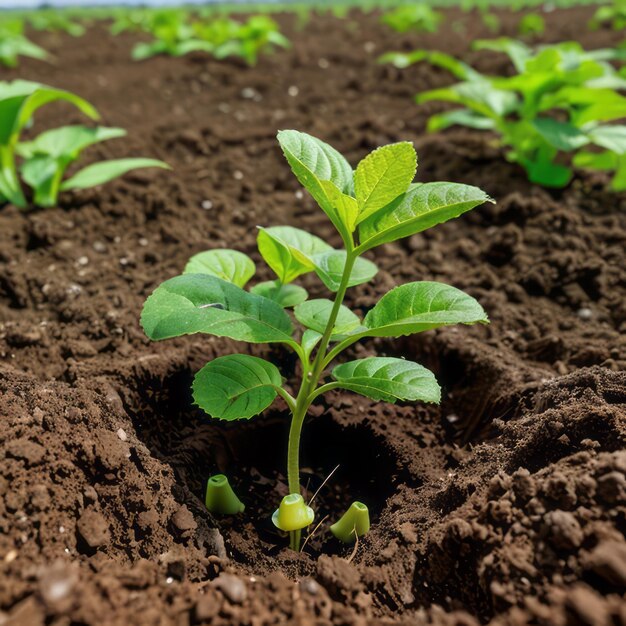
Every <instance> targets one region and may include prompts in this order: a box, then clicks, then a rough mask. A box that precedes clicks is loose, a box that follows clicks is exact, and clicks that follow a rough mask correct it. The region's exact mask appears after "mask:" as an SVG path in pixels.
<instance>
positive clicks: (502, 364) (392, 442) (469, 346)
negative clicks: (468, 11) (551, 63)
mask: <svg viewBox="0 0 626 626" xmlns="http://www.w3.org/2000/svg"><path fill="white" fill-rule="evenodd" d="M589 15H590V11H589V10H586V9H580V10H571V11H567V12H565V11H556V12H553V13H550V14H548V16H547V18H548V23H549V29H548V32H549V33H550V40H553V41H557V40H561V39H569V38H577V39H579V40H580V41H582V43H583V44H584V45H586V46H587V47H590V48H592V47H599V46H607V45H610V44H614V43H616V42H618V41H620V39H621V36H620V35H619V33H618V34H614V33H611V32H610V31H600V32H596V33H588V32H585V30H584V28H585V26H584V25H585V23H586V20H587V19H588V17H589ZM448 17H449V19H448V20H447V21H446V25H445V28H444V30H443V31H442V33H441V34H440V35H439V36H438V37H436V36H416V35H408V36H402V37H399V36H396V35H394V34H393V33H392V32H390V31H388V30H387V29H386V28H385V27H382V26H380V25H379V24H378V22H377V18H376V16H366V17H364V16H361V15H359V14H356V13H355V14H352V16H351V17H350V19H349V20H347V21H343V22H341V21H337V20H335V19H333V18H330V17H315V18H313V20H312V21H311V22H310V23H309V24H308V25H307V26H306V27H305V28H304V30H302V31H298V30H296V26H295V20H294V18H292V17H284V18H282V22H283V24H284V26H285V30H286V32H287V34H288V35H289V36H290V38H291V39H292V41H293V42H294V47H293V49H292V50H291V51H288V52H285V53H280V54H277V55H275V56H272V57H265V58H263V59H262V60H261V62H260V63H259V65H258V66H257V67H256V68H252V69H250V68H247V67H245V66H243V65H241V64H240V63H238V62H236V61H232V62H216V61H214V60H212V59H210V58H207V57H205V56H203V55H192V56H188V57H186V58H181V59H169V58H158V59H153V60H150V61H147V62H144V63H132V62H130V61H129V54H130V48H131V46H132V43H133V38H132V37H129V36H123V37H118V38H115V39H114V38H111V37H109V36H108V34H107V33H106V31H105V30H104V29H103V28H102V27H95V28H94V29H92V30H91V31H90V32H89V34H88V35H87V36H86V37H85V38H83V39H70V38H68V37H65V36H57V35H40V36H39V38H38V40H39V41H40V43H42V44H43V45H45V46H46V47H47V48H49V49H51V50H52V51H53V52H54V53H55V54H56V56H57V62H56V64H55V65H53V66H48V65H43V64H41V63H36V62H24V63H23V64H22V66H21V68H20V69H19V70H15V71H7V70H3V71H2V75H1V77H2V78H3V79H11V78H16V77H23V78H30V79H36V80H42V81H44V82H47V83H50V84H53V85H56V86H60V87H65V88H68V89H71V90H73V91H76V92H77V93H79V94H81V95H82V96H85V97H86V98H88V99H89V100H91V101H92V102H94V103H95V104H96V105H97V106H98V108H99V109H100V111H101V112H102V115H103V120H104V122H105V123H106V124H109V125H119V126H123V127H125V128H127V129H128V130H129V136H128V139H127V140H126V141H117V142H111V143H110V144H107V145H106V146H104V147H100V148H97V149H94V150H93V152H92V155H94V156H96V155H97V156H100V157H102V156H109V155H115V156H126V155H128V156H130V155H144V156H156V157H160V158H163V159H165V160H167V161H168V162H169V163H170V164H171V165H172V166H173V167H174V171H173V173H163V172H161V171H159V172H148V173H139V174H135V175H132V176H128V177H126V178H125V179H124V180H122V181H118V182H115V183H112V184H109V185H107V186H105V187H103V188H102V189H98V190H94V191H89V192H82V193H78V194H75V195H66V196H65V197H64V198H63V201H62V205H61V206H60V207H59V208H58V209H53V210H47V211H34V212H31V213H21V212H19V211H18V210H17V209H16V208H14V207H12V206H5V207H3V208H1V209H0V359H1V362H0V419H1V420H2V428H1V429H0V624H7V623H9V624H13V625H28V626H39V625H43V624H55V625H64V626H65V625H78V624H87V625H98V626H102V625H109V624H111V625H113V624H115V625H118V624H119V625H127V624H154V625H160V626H165V625H169V624H176V625H178V624H181V625H187V624H198V623H206V624H208V623H211V624H224V625H226V624H242V625H244V624H245V625H252V626H260V625H262V624H286V623H289V624H302V625H313V624H315V625H320V626H321V625H330V624H334V625H337V626H339V625H341V624H360V625H364V624H380V623H388V624H392V623H393V624H401V623H403V624H433V625H436V626H452V625H458V626H461V625H466V626H473V625H475V624H477V623H478V622H480V623H487V622H489V623H491V624H493V625H494V626H496V625H498V626H503V625H511V626H513V625H525V624H529V625H530V624H541V625H545V626H548V625H555V626H561V625H565V624H571V625H587V626H619V625H621V626H625V625H626V602H624V592H625V591H626V540H625V536H624V535H625V533H626V373H625V370H626V340H625V338H624V331H626V266H625V253H624V251H625V250H626V213H625V208H626V196H624V195H616V194H610V193H607V192H606V191H605V190H604V185H605V183H606V178H604V177H602V176H590V175H579V176H578V177H577V178H576V180H575V181H574V182H573V184H572V185H571V186H570V187H569V188H568V189H566V190H564V191H562V192H554V193H551V192H548V191H545V190H542V189H540V188H536V187H533V186H531V185H529V184H528V183H527V182H526V180H525V178H524V175H523V172H521V171H520V170H519V169H518V168H517V167H516V166H514V165H510V164H507V163H506V162H505V161H503V159H502V156H501V154H499V153H498V152H497V151H496V150H495V149H494V148H492V147H490V145H489V143H488V141H487V140H486V139H485V137H484V136H482V135H476V134H473V133H469V132H466V131H459V130H452V131H450V132H447V133H445V134H444V135H439V136H430V135H426V134H425V133H424V127H425V120H426V117H427V115H428V114H429V113H430V112H432V111H433V110H435V109H436V108H437V106H438V105H429V106H428V107H424V108H418V107H416V106H415V105H414V104H413V103H412V100H411V97H412V94H414V93H415V92H416V91H418V90H421V89H426V88H432V87H435V86H437V85H443V84H445V83H446V81H449V80H450V79H449V78H448V76H447V75H446V74H445V73H444V72H441V71H438V70H432V69H429V68H428V67H426V66H417V67H413V68H411V69H409V70H407V71H403V72H399V71H397V70H395V69H392V68H389V67H382V66H379V65H377V64H376V63H375V58H376V56H377V55H378V54H380V53H382V52H384V51H387V50H390V49H397V48H404V49H411V47H416V46H418V45H424V46H431V47H437V45H439V46H441V45H442V42H443V43H444V48H445V50H446V51H448V52H451V53H453V54H457V55H464V56H465V58H468V59H470V60H471V61H472V62H476V63H478V64H479V66H480V67H482V68H483V69H485V70H487V69H489V70H502V71H505V70H506V67H507V66H506V61H505V60H503V59H502V58H501V57H499V56H498V55H494V54H489V53H480V54H479V53H472V52H468V48H469V44H470V42H471V40H472V39H473V38H474V37H477V36H488V35H489V33H488V32H487V31H485V29H484V27H483V26H482V25H481V23H480V20H479V19H478V17H477V16H475V15H474V16H470V17H467V16H465V17H463V19H464V20H465V31H464V32H463V33H459V32H458V29H457V28H456V27H455V25H454V23H455V20H456V19H458V18H460V17H461V14H458V13H449V14H448ZM517 19H518V18H517V17H516V16H513V15H509V14H503V22H504V30H505V33H508V34H513V33H514V30H515V24H516V22H517ZM79 120H80V118H79V117H78V116H76V115H75V114H74V113H73V112H71V111H70V112H69V113H68V109H67V108H65V107H61V106H60V107H55V106H50V107H49V108H47V109H44V110H42V111H41V115H40V117H39V120H38V121H39V127H40V128H41V127H47V126H53V125H59V124H62V123H68V122H77V121H79ZM279 128H297V129H300V130H304V131H306V132H309V133H311V134H314V135H317V136H319V137H321V138H323V139H325V140H327V141H329V142H330V143H332V144H334V145H335V146H337V147H338V148H339V149H340V150H341V151H342V152H344V153H345V154H346V155H347V156H348V157H349V158H350V160H351V161H352V162H353V163H356V161H357V160H358V159H359V158H360V157H362V156H363V155H364V154H365V153H366V152H367V151H369V150H370V149H372V148H374V147H376V146H378V145H381V144H384V143H388V142H391V141H395V140H411V141H413V142H414V143H415V145H416V147H417V148H418V152H419V155H420V164H421V165H420V169H419V176H420V179H421V180H424V181H425V180H454V181H459V182H468V183H472V184H475V185H479V186H481V187H482V188H484V189H485V190H486V191H488V192H489V193H490V194H491V195H492V196H493V197H495V198H496V199H497V200H498V204H497V205H495V206H491V205H489V206H484V207H481V208H479V209H477V210H475V211H473V212H472V213H470V214H468V215H467V216H464V217H463V218H462V219H460V220H457V221H454V222H451V223H448V224H445V225H443V226H441V227H438V228H436V229H434V230H433V231H431V232H428V233H424V234H420V235H417V236H414V237H412V238H411V239H409V240H407V241H404V242H402V243H399V244H393V245H388V246H386V247H385V248H382V249H380V250H378V251H377V252H376V254H375V260H376V261H377V263H378V264H379V265H380V266H381V268H382V269H381V272H380V273H379V275H378V276H377V278H376V279H375V281H374V282H373V283H372V284H371V285H369V286H362V287H359V288H356V289H354V290H353V291H352V293H351V295H350V300H351V304H352V305H353V306H354V307H355V308H356V309H359V310H362V311H363V310H366V309H367V308H368V307H370V306H372V304H373V303H374V302H375V301H376V299H377V298H378V297H379V296H380V295H381V294H382V293H384V292H385V291H386V290H388V289H389V288H390V287H391V286H392V285H394V284H396V283H399V282H406V281H410V280H417V279H436V280H442V281H445V282H448V283H451V284H454V285H455V286H457V287H460V288H462V289H465V290H467V291H468V292H469V293H471V294H472V295H473V296H475V297H476V298H478V299H479V300H480V302H481V303H482V304H483V305H484V307H485V309H486V310H487V311H488V313H489V315H490V318H491V322H492V323H491V325H490V326H488V327H481V328H469V327H468V328H465V327H464V328H450V329H446V330H442V331H438V332H432V333H427V334H425V335H420V336H418V337H415V338H408V339H406V338H405V339H403V340H401V341H397V342H392V341H386V340H377V341H372V342H369V343H367V344H364V345H363V346H358V347H356V348H355V349H354V353H355V354H358V355H365V354H373V353H378V354H396V355H404V356H406V357H408V358H411V359H415V360H417V361H420V362H423V363H424V364H425V365H427V366H429V367H431V368H433V369H434V371H435V372H436V373H437V375H438V377H439V379H440V381H441V383H442V384H443V386H444V392H445V393H444V401H443V403H442V406H441V408H432V407H424V406H419V405H418V406H391V405H386V404H378V405H375V404H373V403H372V402H370V401H369V400H367V399H365V398H361V397H358V396H353V395H346V394H343V393H342V394H340V393H332V394H328V396H327V397H326V398H325V399H324V401H323V402H320V403H319V405H318V406H316V407H314V410H312V411H311V413H312V414H311V416H310V420H309V422H308V424H307V426H306V428H305V441H304V462H305V465H306V468H305V470H304V472H303V474H304V477H305V480H309V479H310V483H309V489H310V490H311V491H313V490H314V489H315V488H316V487H317V486H319V484H320V481H321V479H322V478H323V477H324V476H326V475H328V474H329V472H330V471H331V470H332V469H333V468H334V467H335V466H336V465H338V464H339V466H340V467H339V470H338V471H337V472H336V473H335V474H334V476H333V478H332V479H331V481H330V483H329V485H328V486H326V487H325V488H324V489H322V491H321V493H320V496H319V500H318V506H319V512H320V513H321V514H322V515H324V514H326V513H331V514H332V515H333V516H336V515H337V514H338V512H339V510H340V509H342V508H343V507H345V505H346V504H347V503H348V502H349V500H351V499H357V498H358V499H360V500H364V501H365V502H367V503H368V505H370V507H371V510H372V514H373V525H372V530H371V532H370V534H369V535H367V537H366V538H364V539H363V540H362V541H361V544H360V545H359V547H358V550H357V551H356V555H355V556H354V558H353V559H352V560H350V553H351V548H345V547H343V546H340V545H338V544H336V543H335V542H334V540H333V539H332V537H331V536H330V533H329V532H328V531H327V530H321V531H320V532H319V533H318V534H317V535H316V537H315V538H314V539H313V540H312V541H311V542H310V543H309V544H308V545H307V548H306V551H305V553H303V554H300V555H295V554H294V553H292V552H290V551H289V550H287V549H285V547H284V546H285V542H284V540H283V539H281V538H280V537H278V536H277V535H276V534H274V532H273V531H272V526H271V524H270V523H269V522H268V518H269V514H270V513H271V511H272V510H273V508H274V507H275V506H276V503H277V502H278V501H279V499H280V497H281V495H283V494H284V493H285V491H286V485H285V477H284V473H283V472H284V453H285V452H284V451H285V438H286V428H287V414H286V411H285V408H284V406H281V405H280V404H277V405H276V406H275V408H274V409H273V410H271V411H270V412H269V413H268V414H267V415H266V416H264V417H262V418H258V419H256V420H253V421H251V422H249V423H246V424H243V425H241V424H236V425H233V426H232V427H225V426H222V425H221V424H216V423H211V422H210V420H207V419H206V418H204V417H203V415H202V414H201V413H200V412H198V411H197V410H195V409H193V408H192V407H191V402H190V398H189V383H190V380H191V376H192V374H193V372H194V371H195V370H197V369H198V368H199V367H200V366H201V365H203V364H204V363H205V362H206V361H207V360H209V359H211V358H212V357H214V356H216V355H219V354H223V353H225V352H230V351H233V350H235V349H239V350H241V349H247V348H246V347H243V348H242V347H241V346H236V345H235V344H234V343H233V342H229V341H226V340H220V339H216V338H209V337H203V336H196V337H188V338H185V339H182V340H176V341H169V342H164V343H159V344H153V343H150V342H149V341H147V339H146V338H145V337H144V336H143V334H142V332H141V330H140V328H139V325H138V316H139V312H140V310H141V306H142V303H143V300H144V299H145V297H146V295H147V294H148V293H150V291H151V290H152V289H153V288H154V287H155V286H156V285H157V284H158V283H159V282H161V281H162V280H164V279H166V278H168V277H170V276H173V275H175V274H177V273H180V271H181V270H182V268H183V266H184V264H185V262H186V260H187V259H188V257H189V256H191V254H193V253H195V252H198V251H200V250H204V249H208V248H216V247H223V246H228V247H236V248H239V249H241V250H243V251H244V252H246V253H249V254H251V255H252V256H253V257H254V258H255V260H259V258H258V255H257V254H256V252H255V226H256V225H257V224H263V225H277V224H291V225H296V226H300V227H304V228H308V229H310V230H311V231H312V232H314V233H316V234H318V235H321V236H324V237H328V238H330V239H331V240H333V237H334V236H333V234H332V231H331V228H330V227H329V224H328V223H327V222H326V221H325V218H324V217H323V215H322V214H321V213H320V212H319V211H318V210H316V209H315V207H314V206H313V202H312V200H311V199H310V198H309V197H308V196H304V197H302V195H301V194H300V193H299V191H298V186H297V183H296V181H295V180H294V178H293V176H292V174H291V172H290V171H289V168H288V166H287V165H286V163H285V162H284V160H283V158H282V155H281V154H280V151H279V148H278V146H277V143H276V140H275V134H276V131H277V129H279ZM203 207H204V208H203ZM207 207H210V208H207ZM261 278H263V279H266V278H269V275H268V274H267V272H266V271H265V270H264V271H262V272H261ZM307 286H308V287H310V289H311V292H312V293H313V294H314V295H316V294H319V293H321V291H320V288H319V287H318V286H316V284H315V282H314V281H309V282H308V283H307ZM255 351H256V353H258V354H264V355H266V356H267V355H268V354H270V352H269V350H268V349H265V348H259V349H256V350H255ZM271 356H272V358H274V359H280V360H281V362H282V363H283V364H284V366H285V370H286V373H287V374H289V373H290V372H291V371H292V369H291V364H290V362H289V361H288V360H286V359H285V357H284V356H282V355H281V354H280V353H279V352H278V351H275V352H272V353H271ZM218 470H219V471H225V472H227V473H228V474H229V476H231V478H232V481H233V484H234V485H235V487H236V489H237V491H238V493H239V494H240V495H241V497H242V499H243V500H244V501H245V503H246V504H247V514H246V516H245V517H242V518H237V519H213V518H212V517H211V515H209V514H208V513H207V511H206V510H204V507H203V504H202V497H203V486H204V485H203V483H204V481H205V480H206V478H207V476H208V475H209V474H211V473H214V472H216V471H218Z"/></svg>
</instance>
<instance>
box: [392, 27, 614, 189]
mask: <svg viewBox="0 0 626 626" xmlns="http://www.w3.org/2000/svg"><path fill="white" fill-rule="evenodd" d="M475 47H476V48H477V49H483V50H493V51H496V52H502V53H505V54H506V55H508V57H509V58H510V60H511V62H512V64H513V65H514V67H515V70H516V74H514V75H513V76H511V77H500V76H487V75H484V74H481V73H480V72H478V71H476V70H475V69H473V68H472V67H470V66H469V65H467V64H465V63H463V62H462V61H459V60H457V59H455V58H454V57H451V56H449V55H447V54H445V53H443V52H436V51H434V52H431V51H427V50H416V51H415V52H412V53H408V54H404V53H391V54H388V55H384V56H383V57H381V61H382V62H390V63H393V64H395V65H396V66H397V67H407V66H408V65H411V64H412V63H417V62H420V61H427V62H430V63H432V64H433V65H437V66H439V67H442V68H445V69H446V70H448V71H449V72H451V73H452V74H453V75H454V76H455V77H456V78H458V79H460V80H461V82H458V83H456V84H454V85H452V86H450V87H444V88H442V89H435V90H432V91H426V92H423V93H420V94H418V95H417V96H416V100H417V102H418V103H424V102H428V101H431V100H441V101H444V102H450V103H452V104H455V105H460V107H461V108H457V109H454V110H450V111H446V112H444V113H438V114H435V115H433V116H431V118H430V119H429V121H428V130H430V131H437V130H442V129H445V128H448V127H449V126H452V125H455V124H457V125H461V126H468V127H470V128H474V129H476V130H483V131H489V132H490V133H494V132H495V133H496V134H497V136H498V138H499V144H500V145H501V146H502V147H504V148H505V149H506V157H507V158H508V159H509V160H510V161H513V162H515V163H519V164H520V165H521V166H523V167H524V169H525V170H526V172H527V173H528V177H529V178H530V180H531V181H532V182H535V183H538V184H541V185H545V186H547V187H564V186H565V185H567V183H568V182H569V181H570V179H571V177H572V169H571V167H570V166H569V165H568V163H567V161H564V159H563V157H562V155H564V154H568V153H569V154H572V155H576V153H577V152H578V151H579V150H580V149H581V148H583V147H584V146H588V145H596V146H600V147H601V148H605V149H606V150H608V151H610V152H612V153H614V154H615V155H617V156H619V155H622V154H624V152H626V127H625V126H621V125H607V124H606V122H611V121H614V120H618V119H620V118H623V117H626V98H625V97H624V96H622V95H621V94H620V93H619V91H620V90H623V89H626V80H625V79H624V78H623V77H622V76H620V75H619V73H618V72H617V71H616V70H615V68H614V67H613V66H612V65H611V64H610V63H609V61H611V60H621V59H624V58H626V51H624V50H615V49H601V50H593V51H585V50H583V49H582V48H581V46H580V45H579V44H577V43H575V42H568V43H562V44H556V45H550V46H542V47H540V48H538V49H537V50H533V49H531V48H529V47H528V46H526V45H525V44H524V43H522V42H520V41H515V40H512V39H507V38H501V39H495V40H483V41H478V42H476V43H475ZM591 161H592V159H587V160H585V159H583V158H582V157H577V156H574V163H575V164H578V165H580V166H589V164H590V162H591Z"/></svg>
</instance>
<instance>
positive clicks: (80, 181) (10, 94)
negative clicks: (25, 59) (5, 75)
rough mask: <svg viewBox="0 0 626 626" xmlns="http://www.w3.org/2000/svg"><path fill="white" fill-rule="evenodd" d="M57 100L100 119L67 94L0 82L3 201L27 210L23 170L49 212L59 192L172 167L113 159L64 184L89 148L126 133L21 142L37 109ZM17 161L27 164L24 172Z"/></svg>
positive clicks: (99, 131) (82, 132) (48, 135)
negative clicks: (69, 170)
mask: <svg viewBox="0 0 626 626" xmlns="http://www.w3.org/2000/svg"><path fill="white" fill-rule="evenodd" d="M57 100H62V101H66V102H69V103H70V104H73V105H74V106H76V107H77V108H78V109H79V110H80V111H81V112H82V113H84V114H85V115H87V117H90V118H91V119H97V118H98V112H97V111H96V109H95V108H94V107H93V106H92V105H91V104H89V103H88V102H87V101H86V100H83V99H82V98H80V97H78V96H76V95H74V94H72V93H70V92H68V91H64V90H62V89H55V88H53V87H48V86H47V85H42V84H41V83H34V82H28V81H22V80H17V81H13V82H11V83H4V82H0V119H2V123H1V124H0V163H1V170H0V202H2V201H9V202H12V203H13V204H15V205H16V206H18V207H20V208H26V207H27V205H28V202H27V200H26V198H25V196H24V192H23V190H22V185H21V182H20V176H19V175H18V170H19V174H21V180H22V181H23V182H24V183H26V184H27V185H29V186H30V187H31V188H32V190H33V203H34V204H35V205H36V206H40V207H50V206H55V205H56V203H57V198H58V194H59V192H60V191H66V190H70V189H87V188H89V187H94V186H96V185H102V184H104V183H106V182H108V181H110V180H112V179H114V178H117V177H118V176H121V175H123V174H125V173H126V172H129V171H131V170H135V169H137V168H143V167H165V168H167V167H168V166H167V165H166V164H165V163H163V162H162V161H158V160H156V159H114V160H109V161H101V162H100V163H94V164H92V165H88V166H87V167H85V168H83V169H82V170H79V171H78V172H77V173H75V174H74V175H73V176H71V177H70V178H68V179H66V180H63V177H64V175H65V172H66V170H67V168H68V167H69V166H70V165H71V164H72V163H74V161H76V159H78V157H79V156H80V154H81V152H82V151H83V150H84V149H85V148H87V147H88V146H90V145H92V144H95V143H98V142H100V141H104V140H107V139H112V138H114V137H121V136H123V135H125V134H126V133H125V131H124V130H122V129H120V128H88V127H86V126H64V127H62V128H56V129H54V130H49V131H46V132H43V133H42V134H41V135H39V136H38V137H36V138H35V139H34V140H33V141H26V142H21V141H20V138H21V135H22V131H23V130H24V128H26V127H27V126H29V125H30V124H31V123H32V121H33V116H34V114H35V112H36V111H37V109H39V107H41V106H43V105H44V104H46V103H48V102H53V101H57ZM16 156H17V157H20V158H22V159H23V161H22V164H21V165H20V166H19V168H18V166H17V163H16Z"/></svg>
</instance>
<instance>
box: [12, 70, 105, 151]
mask: <svg viewBox="0 0 626 626" xmlns="http://www.w3.org/2000/svg"><path fill="white" fill-rule="evenodd" d="M57 100H64V101H66V102H69V103H71V104H73V105H74V106H75V107H77V108H78V109H79V110H80V111H81V112H82V113H84V114H85V115H87V116H88V117H90V118H92V119H98V117H99V116H98V112H97V111H96V109H95V108H94V107H93V106H92V105H91V104H89V102H87V101H86V100H83V98H80V97H79V96H76V95H74V94H73V93H70V92H69V91H64V90H63V89H54V88H52V87H48V86H47V85H43V84H41V83H35V82H31V81H26V80H15V81H13V82H10V83H7V82H2V81H0V145H7V144H8V143H9V142H10V141H12V140H13V141H14V140H15V137H16V136H17V135H18V134H19V133H20V131H21V130H22V128H24V126H25V125H26V124H27V123H28V122H29V121H30V119H31V118H32V116H33V114H34V113H35V111H36V110H37V109H39V108H40V107H42V106H43V105H44V104H47V103H49V102H54V101H57Z"/></svg>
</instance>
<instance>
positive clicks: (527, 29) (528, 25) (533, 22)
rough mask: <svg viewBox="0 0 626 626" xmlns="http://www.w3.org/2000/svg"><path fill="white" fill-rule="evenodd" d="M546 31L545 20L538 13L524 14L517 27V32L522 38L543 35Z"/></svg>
mask: <svg viewBox="0 0 626 626" xmlns="http://www.w3.org/2000/svg"><path fill="white" fill-rule="evenodd" d="M545 30H546V20H545V19H544V18H543V15H540V14H539V13H526V15H524V17H522V19H521V20H520V21H519V24H518V25H517V32H518V33H519V34H520V36H522V37H532V36H536V35H543V34H544V32H545Z"/></svg>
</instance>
